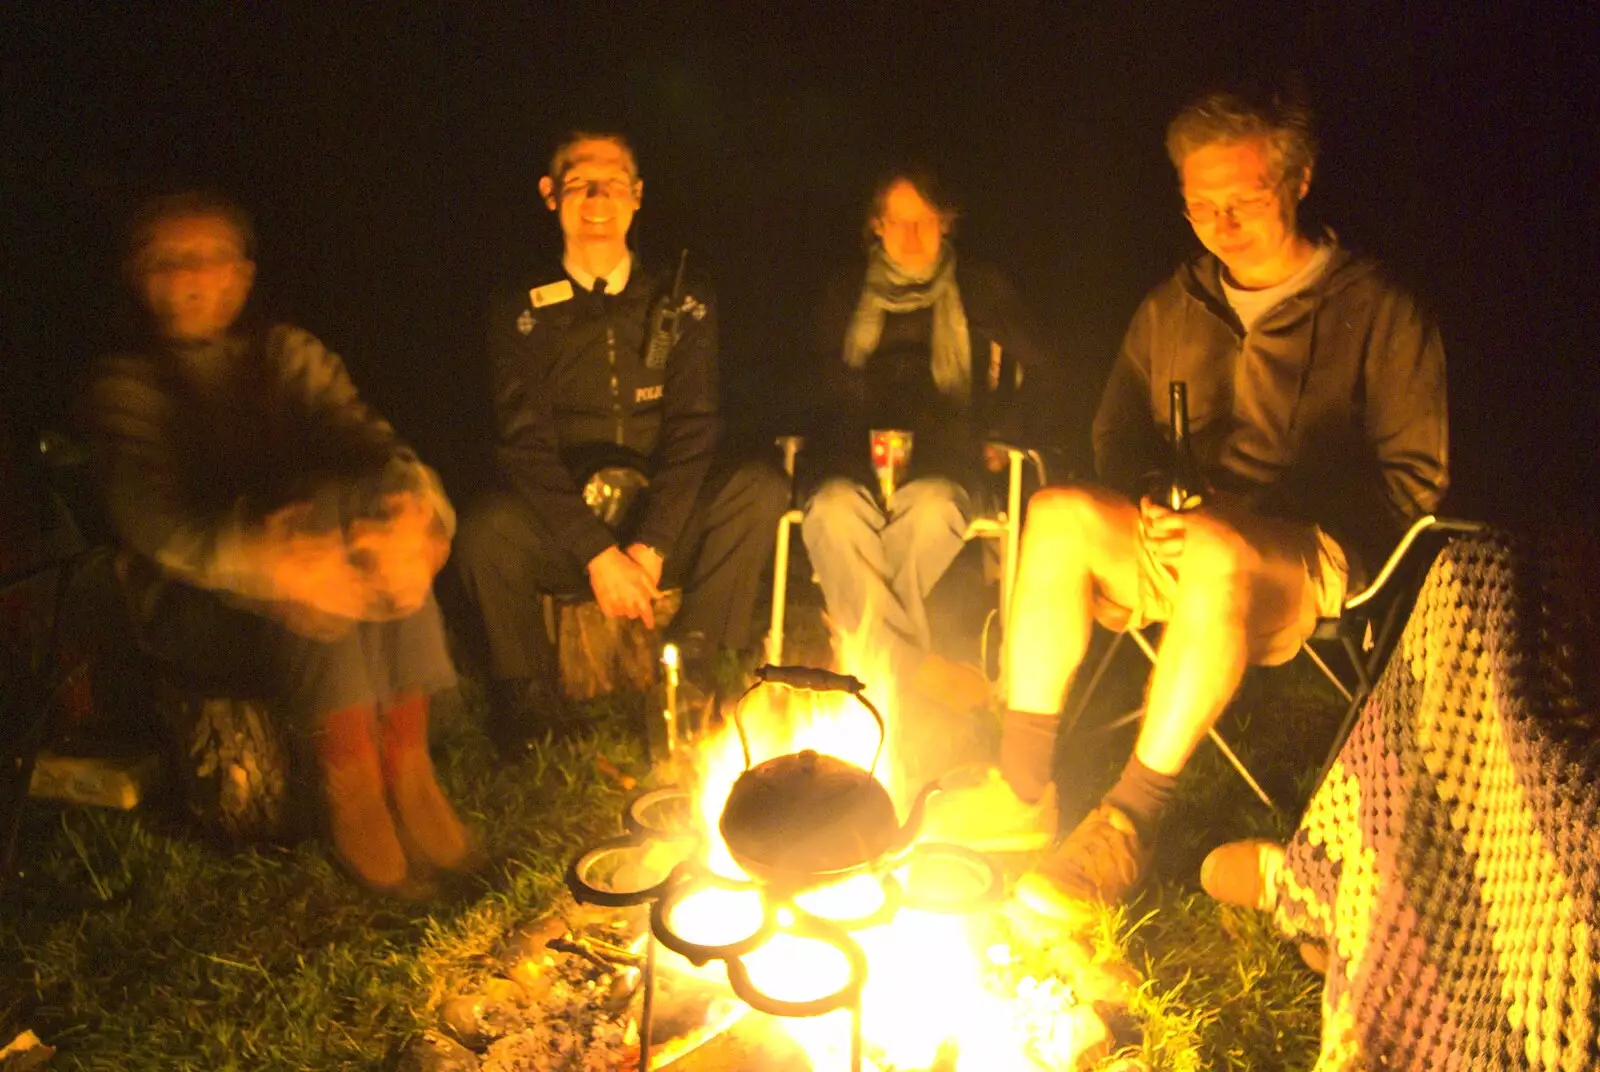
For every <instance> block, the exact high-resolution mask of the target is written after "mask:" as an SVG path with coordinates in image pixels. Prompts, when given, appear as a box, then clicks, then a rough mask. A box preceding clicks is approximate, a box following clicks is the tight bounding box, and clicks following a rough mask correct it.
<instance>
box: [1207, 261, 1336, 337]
mask: <svg viewBox="0 0 1600 1072" xmlns="http://www.w3.org/2000/svg"><path fill="white" fill-rule="evenodd" d="M1332 258H1333V245H1332V243H1329V242H1319V243H1317V247H1316V248H1315V249H1314V250H1312V251H1311V259H1310V260H1308V261H1306V263H1305V265H1304V266H1303V267H1301V269H1300V270H1299V271H1298V272H1296V273H1295V274H1294V275H1292V276H1290V277H1289V278H1288V279H1285V280H1284V281H1283V282H1282V283H1279V284H1278V285H1277V286H1272V287H1263V288H1262V289H1260V290H1243V289H1241V288H1239V287H1236V286H1234V285H1233V284H1231V283H1229V282H1228V277H1227V274H1226V273H1224V274H1223V277H1222V293H1223V296H1224V297H1226V298H1227V299H1228V304H1229V305H1231V306H1233V312H1234V315H1235V316H1237V317H1238V318H1239V323H1240V324H1243V325H1244V330H1245V334H1247V335H1248V334H1249V333H1250V329H1251V328H1253V327H1255V325H1256V321H1258V320H1260V319H1261V318H1262V317H1263V316H1266V315H1267V314H1268V313H1270V312H1271V311H1272V310H1274V309H1276V308H1277V307H1278V306H1279V305H1281V304H1283V302H1285V301H1287V300H1288V299H1289V298H1292V297H1293V296H1294V295H1296V294H1298V293H1300V292H1301V291H1302V290H1304V289H1305V288H1306V287H1309V286H1310V285H1311V284H1312V283H1315V282H1316V281H1317V277H1318V276H1320V275H1321V274H1322V272H1323V269H1325V268H1327V267H1328V261H1329V260H1331V259H1332Z"/></svg>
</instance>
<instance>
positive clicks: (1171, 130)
mask: <svg viewBox="0 0 1600 1072" xmlns="http://www.w3.org/2000/svg"><path fill="white" fill-rule="evenodd" d="M1257 138H1260V139H1262V140H1264V141H1265V142H1266V143H1267V147H1268V151H1269V152H1270V154H1271V156H1272V163H1273V168H1274V170H1275V171H1276V173H1277V177H1278V179H1279V181H1287V182H1290V183H1293V184H1298V183H1299V182H1300V180H1301V179H1303V178H1304V177H1305V176H1306V175H1308V174H1310V172H1311V168H1312V165H1314V164H1315V163H1316V162H1317V136H1316V132H1315V131H1314V129H1313V126H1312V115H1311V107H1310V105H1308V104H1307V103H1306V100H1305V94H1304V92H1303V91H1302V90H1301V89H1300V88H1299V87H1298V86H1297V85H1289V86H1280V87H1274V88H1272V89H1268V90H1261V89H1258V88H1255V87H1242V88H1227V89H1212V90H1208V91H1207V92H1205V93H1202V94H1200V95H1199V96H1198V97H1196V98H1194V99H1193V100H1192V101H1190V102H1189V103H1188V104H1187V105H1185V106H1184V108H1183V110H1182V111H1180V112H1179V113H1178V114H1177V115H1176V116H1175V117H1174V118H1173V120H1172V122H1171V123H1170V124H1168V125H1167V157H1168V158H1169V159H1170V160H1171V161H1172V166H1173V167H1174V168H1175V169H1177V171H1178V173H1179V175H1180V177H1181V175H1182V173H1183V162H1184V160H1185V159H1186V158H1187V157H1188V156H1189V154H1190V153H1192V152H1194V151H1195V150H1196V149H1201V148H1204V147H1205V146H1207V145H1215V144H1218V143H1230V142H1241V141H1251V140H1254V139H1257Z"/></svg>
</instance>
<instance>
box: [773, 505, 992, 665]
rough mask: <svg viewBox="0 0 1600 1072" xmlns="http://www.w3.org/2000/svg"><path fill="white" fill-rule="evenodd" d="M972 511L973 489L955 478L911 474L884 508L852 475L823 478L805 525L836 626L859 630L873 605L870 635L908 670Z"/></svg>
mask: <svg viewBox="0 0 1600 1072" xmlns="http://www.w3.org/2000/svg"><path fill="white" fill-rule="evenodd" d="M971 516H972V501H971V497H970V496H969V495H968V494H967V491H966V489H965V488H963V487H962V486H961V485H960V484H957V483H955V482H954V481H951V480H942V479H939V478H924V479H921V480H913V481H911V482H910V483H909V484H907V485H905V486H904V487H902V488H900V489H898V490H897V491H896V492H895V493H894V497H893V498H892V499H891V500H890V502H889V505H888V509H887V510H885V509H884V508H883V507H881V506H880V505H879V504H878V501H877V499H876V498H875V497H874V496H873V494H872V492H870V491H869V490H867V489H866V488H865V487H863V486H862V485H860V484H857V483H855V482H854V481H852V480H845V479H842V478H837V477H836V478H834V479H831V480H828V481H827V482H825V483H824V484H823V485H822V487H820V488H818V489H817V492H816V494H815V495H813V496H812V497H811V501H810V502H808V503H806V509H805V518H804V520H803V521H802V522H801V523H800V531H801V534H802V536H803V537H804V539H805V542H806V553H807V554H808V555H809V556H810V558H811V565H812V568H813V569H815V570H816V572H817V578H818V580H819V581H820V582H821V585H822V595H823V598H824V599H826V600H827V603H828V615H829V617H830V618H832V619H833V624H834V627H835V628H837V629H839V630H841V631H844V632H854V631H856V630H858V629H860V628H861V625H862V620H863V618H864V617H866V615H867V614H868V612H869V609H870V613H871V615H872V619H873V620H872V623H871V624H872V626H873V630H874V633H875V634H876V635H875V637H874V638H873V639H874V640H875V641H876V642H878V643H881V644H883V645H885V646H886V647H887V648H888V650H889V652H890V658H891V659H892V663H893V666H894V668H895V672H896V673H897V674H900V675H904V674H905V673H907V672H908V671H909V670H910V668H911V667H913V666H915V665H916V662H917V661H919V660H920V658H921V657H922V656H923V655H924V654H926V653H927V652H928V651H929V650H931V648H932V646H933V644H932V638H931V637H930V635H929V630H928V613H927V609H926V606H925V602H926V600H927V597H928V593H929V592H931V591H932V590H933V586H934V585H935V584H936V583H938V580H939V578H940V577H942V576H944V572H945V570H947V569H948V568H949V567H950V563H951V562H952V561H954V560H955V557H956V555H957V554H959V553H960V552H961V548H962V545H963V544H964V543H965V541H964V540H963V539H962V536H963V534H964V533H965V532H966V529H967V523H968V521H969V520H970V518H971ZM902 679H903V678H902Z"/></svg>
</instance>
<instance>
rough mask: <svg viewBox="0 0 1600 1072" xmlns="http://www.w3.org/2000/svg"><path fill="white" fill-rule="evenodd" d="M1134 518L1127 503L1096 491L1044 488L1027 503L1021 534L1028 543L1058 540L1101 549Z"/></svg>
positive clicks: (1076, 488)
mask: <svg viewBox="0 0 1600 1072" xmlns="http://www.w3.org/2000/svg"><path fill="white" fill-rule="evenodd" d="M1124 514H1126V515H1127V516H1123V515H1124ZM1136 516H1137V515H1136V514H1135V513H1134V512H1133V507H1132V506H1131V505H1130V504H1128V503H1127V502H1125V501H1123V500H1120V499H1117V498H1116V497H1114V496H1111V495H1109V494H1108V493H1106V492H1102V491H1099V490H1097V489H1093V488H1085V487H1061V488H1044V489H1042V490H1040V491H1038V492H1035V493H1034V495H1033V496H1032V497H1031V498H1030V499H1029V500H1028V520H1027V526H1026V528H1025V529H1024V532H1025V534H1026V536H1027V538H1028V540H1029V542H1030V543H1038V542H1040V541H1043V542H1045V543H1056V542H1058V541H1059V542H1063V543H1067V544H1070V545H1072V546H1075V547H1083V548H1100V547H1106V546H1108V545H1109V544H1110V543H1112V542H1113V540H1112V536H1113V534H1114V533H1116V532H1118V531H1119V530H1120V529H1121V528H1123V527H1125V526H1126V525H1127V524H1128V523H1129V519H1130V518H1134V517H1136Z"/></svg>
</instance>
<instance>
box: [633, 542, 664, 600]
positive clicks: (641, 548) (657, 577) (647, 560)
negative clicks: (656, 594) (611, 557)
mask: <svg viewBox="0 0 1600 1072" xmlns="http://www.w3.org/2000/svg"><path fill="white" fill-rule="evenodd" d="M628 557H629V558H631V559H633V560H634V561H635V562H637V563H639V565H640V567H642V568H643V569H644V571H645V573H647V574H649V576H650V587H652V588H656V589H659V588H660V587H661V567H662V566H663V565H665V562H663V561H662V558H661V556H660V555H658V554H656V549H655V548H654V547H651V546H650V545H649V544H645V543H634V544H629V545H628Z"/></svg>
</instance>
